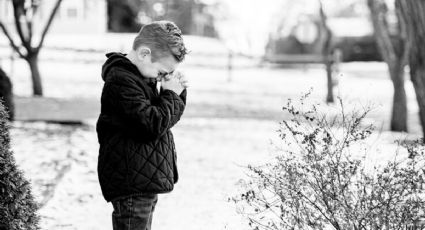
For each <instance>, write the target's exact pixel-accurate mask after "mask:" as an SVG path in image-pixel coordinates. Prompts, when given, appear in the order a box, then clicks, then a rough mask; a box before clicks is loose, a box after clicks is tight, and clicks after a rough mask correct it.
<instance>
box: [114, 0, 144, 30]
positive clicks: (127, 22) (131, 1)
mask: <svg viewBox="0 0 425 230" xmlns="http://www.w3.org/2000/svg"><path fill="white" fill-rule="evenodd" d="M107 4H108V10H107V11H108V30H109V31H112V32H138V31H139V30H140V24H139V23H138V22H137V14H138V12H139V11H140V9H141V5H142V1H139V0H124V1H123V0H107Z"/></svg>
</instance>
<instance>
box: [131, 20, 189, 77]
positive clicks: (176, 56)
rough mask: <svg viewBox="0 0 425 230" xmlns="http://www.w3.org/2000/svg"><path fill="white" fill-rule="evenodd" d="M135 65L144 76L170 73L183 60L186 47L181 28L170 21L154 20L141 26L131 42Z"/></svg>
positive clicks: (159, 75)
mask: <svg viewBox="0 0 425 230" xmlns="http://www.w3.org/2000/svg"><path fill="white" fill-rule="evenodd" d="M133 52H134V53H135V54H136V63H135V64H136V65H137V67H138V68H139V70H140V71H141V72H142V74H143V75H144V76H145V77H149V78H158V77H161V76H164V75H166V74H169V73H172V72H173V71H174V70H175V69H176V68H177V66H178V64H179V63H180V62H182V61H183V60H184V57H185V55H186V54H187V49H186V47H185V46H184V43H183V39H182V37H181V30H180V29H179V28H178V27H177V26H176V24H174V23H173V22H170V21H155V22H152V23H150V24H147V25H145V26H143V27H142V29H141V30H140V31H139V33H138V35H137V36H136V38H135V39H134V42H133Z"/></svg>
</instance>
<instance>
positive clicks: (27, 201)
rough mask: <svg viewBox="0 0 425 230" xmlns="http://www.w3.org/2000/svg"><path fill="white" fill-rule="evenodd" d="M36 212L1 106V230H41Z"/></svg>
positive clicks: (6, 117) (6, 116)
mask: <svg viewBox="0 0 425 230" xmlns="http://www.w3.org/2000/svg"><path fill="white" fill-rule="evenodd" d="M36 211H37V204H36V203H35V201H34V198H33V196H32V194H31V187H30V184H29V182H28V181H27V180H26V179H25V178H24V176H23V173H22V171H20V170H19V169H18V167H17V166H16V162H15V159H14V157H13V153H12V151H11V150H10V136H9V122H8V115H7V112H6V111H5V109H4V106H3V105H2V104H0V230H18V229H19V230H35V229H39V226H38V221H39V217H38V216H37V214H36Z"/></svg>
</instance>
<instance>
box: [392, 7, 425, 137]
mask: <svg viewBox="0 0 425 230" xmlns="http://www.w3.org/2000/svg"><path fill="white" fill-rule="evenodd" d="M396 6H397V7H398V8H399V9H400V12H401V14H402V18H403V24H404V26H405V28H406V31H407V39H408V42H409V47H410V49H409V66H410V78H411V80H412V83H413V86H414V88H415V92H416V99H417V101H418V105H419V116H420V121H421V125H422V133H423V135H425V46H424V44H425V14H424V12H425V0H397V1H396Z"/></svg>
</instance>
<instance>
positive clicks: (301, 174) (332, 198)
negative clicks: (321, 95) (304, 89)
mask: <svg viewBox="0 0 425 230" xmlns="http://www.w3.org/2000/svg"><path fill="white" fill-rule="evenodd" d="M308 95H309V93H307V94H306V95H304V96H302V97H301V99H300V100H299V103H298V104H297V105H295V103H294V102H292V101H291V100H288V103H287V104H286V106H284V107H283V110H284V111H285V112H287V113H289V114H290V117H291V119H290V120H284V121H282V122H281V128H280V129H279V131H278V132H279V136H280V139H281V141H282V143H279V145H280V146H281V147H280V148H279V150H278V156H277V157H276V158H275V160H274V161H273V162H270V163H267V164H265V165H261V166H252V165H250V166H248V172H249V173H248V174H249V176H250V177H249V180H247V181H245V182H244V183H243V184H242V186H241V187H242V188H241V189H242V191H241V192H240V194H238V195H237V196H235V197H233V198H232V199H231V200H232V201H234V202H236V203H237V206H238V207H239V208H240V211H241V212H242V213H243V214H244V215H245V216H246V217H247V218H248V220H249V225H250V226H251V228H252V229H273V230H274V229H294V230H295V229H303V230H305V229H337V230H349V229H355V230H363V229H373V230H378V229H405V228H406V226H407V225H413V224H415V223H417V222H418V221H419V220H420V219H421V218H422V217H423V215H424V213H423V208H424V207H425V200H424V198H425V197H424V196H423V195H424V194H425V193H424V186H423V185H424V182H425V181H424V179H425V175H424V174H425V172H424V167H423V166H424V162H425V155H424V146H423V142H421V141H415V142H414V143H410V144H407V143H400V147H399V148H398V150H397V153H396V155H397V157H396V158H395V159H394V160H392V161H387V162H381V164H380V165H373V166H372V167H369V166H368V165H369V164H368V163H369V162H367V160H366V155H367V154H373V153H369V152H368V148H367V147H366V146H367V145H365V144H364V143H365V142H366V140H367V139H368V137H370V135H371V134H372V132H373V126H372V125H365V124H363V123H364V122H363V121H364V119H365V117H366V115H367V114H368V112H369V111H370V109H368V108H366V109H364V111H362V112H359V111H353V112H346V111H345V109H344V103H343V102H342V100H339V106H338V109H337V112H338V113H337V114H336V115H331V114H330V113H328V112H327V111H325V110H327V109H328V107H321V106H320V105H308V106H307V105H306V104H305V101H306V98H308ZM304 107H308V109H304ZM321 109H322V111H321ZM323 109H325V110H323ZM363 151H364V152H363ZM362 152H363V153H362Z"/></svg>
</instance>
